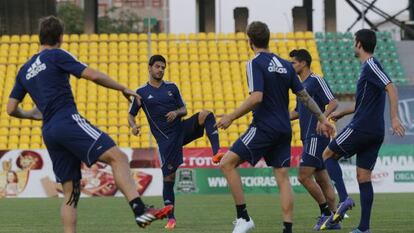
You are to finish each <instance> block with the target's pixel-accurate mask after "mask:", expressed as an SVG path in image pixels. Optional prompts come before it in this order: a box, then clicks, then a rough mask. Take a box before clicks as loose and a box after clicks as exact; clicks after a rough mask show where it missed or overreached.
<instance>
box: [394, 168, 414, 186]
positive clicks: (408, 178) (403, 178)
mask: <svg viewBox="0 0 414 233" xmlns="http://www.w3.org/2000/svg"><path fill="white" fill-rule="evenodd" d="M394 182H395V183H414V171H410V170H407V171H394Z"/></svg>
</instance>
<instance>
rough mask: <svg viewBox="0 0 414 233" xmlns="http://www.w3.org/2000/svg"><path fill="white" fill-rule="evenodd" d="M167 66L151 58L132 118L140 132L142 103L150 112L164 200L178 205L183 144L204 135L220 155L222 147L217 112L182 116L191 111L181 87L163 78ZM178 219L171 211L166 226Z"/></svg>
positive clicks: (134, 128) (135, 130)
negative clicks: (177, 175) (177, 178)
mask: <svg viewBox="0 0 414 233" xmlns="http://www.w3.org/2000/svg"><path fill="white" fill-rule="evenodd" d="M166 67H167V62H166V60H165V58H164V57H163V56H161V55H153V56H152V57H151V58H150V59H149V62H148V71H149V74H150V78H149V81H148V82H147V83H146V84H145V85H143V86H141V87H139V88H138V89H137V91H136V93H137V94H138V95H140V96H141V97H142V99H141V104H139V103H138V102H132V104H131V107H130V110H129V116H128V122H129V124H130V126H131V128H132V134H133V135H138V133H139V129H140V126H139V125H137V124H136V122H135V117H136V116H137V114H138V112H139V110H140V109H141V107H142V108H143V110H144V112H145V115H146V116H147V120H148V123H149V125H150V129H151V132H152V135H153V136H154V137H155V139H156V140H157V143H158V149H159V153H160V160H161V161H160V162H161V169H162V174H163V176H164V185H163V199H164V204H165V205H166V206H168V205H174V204H175V195H174V183H175V173H176V171H177V169H178V167H179V166H180V165H181V164H182V163H183V146H184V145H186V144H188V143H190V142H192V141H194V140H195V139H197V138H200V137H202V136H203V135H204V130H205V131H206V133H207V136H208V138H209V140H210V143H211V147H212V151H213V154H215V155H218V154H219V153H220V152H219V149H220V143H219V135H218V130H217V127H216V126H215V124H216V119H215V117H214V114H213V113H211V112H209V111H207V110H203V111H201V112H198V113H196V114H194V115H193V116H191V117H190V118H188V119H185V120H182V117H184V116H186V115H187V108H186V106H185V104H184V101H183V99H182V97H181V94H180V91H179V90H178V87H177V86H176V85H175V84H174V83H172V82H167V81H164V80H163V77H164V72H165V69H166ZM175 225H176V219H175V216H174V212H171V213H170V214H169V215H168V222H167V225H166V226H165V228H166V229H174V228H175Z"/></svg>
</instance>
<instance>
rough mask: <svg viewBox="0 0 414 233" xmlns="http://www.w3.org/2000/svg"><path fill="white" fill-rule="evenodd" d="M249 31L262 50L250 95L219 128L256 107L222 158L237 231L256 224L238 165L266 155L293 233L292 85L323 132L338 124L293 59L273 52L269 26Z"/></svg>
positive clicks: (252, 70) (252, 69) (287, 232)
mask: <svg viewBox="0 0 414 233" xmlns="http://www.w3.org/2000/svg"><path fill="white" fill-rule="evenodd" d="M247 35H248V38H249V44H250V47H251V49H252V50H253V51H254V53H255V54H256V56H255V57H254V58H253V59H252V60H251V61H249V62H248V63H247V68H246V71H247V82H248V86H249V93H250V96H249V97H248V98H247V99H246V100H245V101H244V102H243V103H242V104H241V105H240V106H239V107H238V108H237V109H235V110H234V111H233V112H232V113H231V114H228V115H224V116H223V117H222V118H221V119H220V121H219V122H218V123H217V126H218V127H219V128H221V129H227V128H228V127H229V126H230V125H231V124H232V122H233V121H234V120H236V119H238V118H240V117H241V116H243V115H245V114H247V113H248V112H250V111H253V121H252V123H251V125H250V126H249V128H248V129H247V131H246V132H245V133H244V134H243V135H242V136H241V137H240V138H239V139H238V140H237V141H236V142H235V143H234V144H233V146H232V147H231V148H230V151H228V152H227V153H226V154H225V155H224V156H223V158H222V160H221V161H220V168H221V170H222V172H223V173H224V175H225V177H226V179H227V182H228V184H229V187H230V190H231V192H232V194H233V199H234V202H235V204H236V210H237V220H236V223H235V227H234V230H233V232H234V233H244V232H248V231H250V230H251V229H253V228H254V223H253V219H252V218H251V217H249V215H248V213H247V208H246V203H245V200H244V194H243V188H242V183H241V179H240V175H239V173H238V172H237V169H236V168H237V167H238V165H239V164H240V163H242V162H244V161H248V162H249V163H250V164H251V165H255V164H256V163H257V162H258V161H259V160H260V159H261V158H262V157H264V159H265V161H266V163H267V165H269V166H271V167H273V172H274V175H275V177H276V181H277V184H278V187H279V188H280V205H281V207H282V215H283V224H284V230H283V232H284V233H291V232H292V212H293V194H292V188H291V185H290V181H289V175H288V168H289V166H290V142H291V138H292V129H291V126H290V120H289V110H288V104H289V89H292V90H293V92H294V93H295V94H296V95H297V96H298V98H299V101H302V102H303V104H304V106H306V107H308V108H309V109H310V110H311V112H312V113H313V114H314V115H315V117H316V118H317V119H318V120H319V121H320V122H321V124H320V130H321V131H323V132H324V133H326V134H330V133H332V131H333V127H332V125H331V124H330V123H329V122H328V121H327V119H326V117H325V116H324V115H323V114H322V112H321V110H320V109H319V106H318V105H317V104H316V103H315V102H314V101H313V100H312V98H311V97H310V96H309V94H308V93H307V92H306V90H304V89H303V86H302V84H301V82H300V80H299V78H298V77H297V75H296V73H295V70H294V69H293V67H292V64H291V63H290V62H288V61H286V60H284V59H282V58H280V57H278V56H276V55H275V54H273V53H270V52H269V49H268V47H269V37H270V32H269V28H268V27H267V25H266V24H264V23H262V22H257V21H256V22H252V23H251V24H250V25H249V26H248V27H247Z"/></svg>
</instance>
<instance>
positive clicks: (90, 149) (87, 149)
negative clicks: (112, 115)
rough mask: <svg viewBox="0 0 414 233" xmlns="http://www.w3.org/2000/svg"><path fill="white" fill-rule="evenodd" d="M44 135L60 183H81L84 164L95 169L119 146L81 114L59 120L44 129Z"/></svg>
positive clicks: (48, 124)
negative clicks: (104, 154)
mask: <svg viewBox="0 0 414 233" xmlns="http://www.w3.org/2000/svg"><path fill="white" fill-rule="evenodd" d="M42 133H43V140H44V142H45V144H46V147H47V150H48V152H49V155H50V158H51V160H52V163H53V171H54V173H55V176H56V181H57V182H59V183H64V182H66V181H69V180H79V179H81V178H82V176H81V171H80V165H81V162H84V163H85V164H86V165H87V166H91V165H92V164H94V163H95V162H96V161H97V160H98V158H99V157H100V156H101V155H102V154H103V153H104V152H105V151H107V150H108V149H110V148H112V147H113V146H115V142H114V141H113V140H112V139H111V138H110V137H109V136H108V135H107V134H106V133H104V132H102V131H100V130H99V129H98V128H96V127H95V126H93V125H91V124H90V123H89V122H88V121H87V120H86V119H85V118H83V117H82V116H80V115H79V114H65V115H61V116H55V117H54V118H53V119H51V120H50V121H49V122H47V123H46V124H45V125H44V126H43V128H42Z"/></svg>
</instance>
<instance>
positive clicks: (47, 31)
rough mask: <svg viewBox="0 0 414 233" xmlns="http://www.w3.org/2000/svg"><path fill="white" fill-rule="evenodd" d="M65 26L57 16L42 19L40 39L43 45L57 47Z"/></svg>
mask: <svg viewBox="0 0 414 233" xmlns="http://www.w3.org/2000/svg"><path fill="white" fill-rule="evenodd" d="M63 30H64V25H63V22H62V20H60V19H59V18H57V17H55V16H47V17H44V18H41V19H40V26H39V39H40V44H41V45H51V46H53V45H56V44H57V43H59V42H60V37H61V36H62V35H63Z"/></svg>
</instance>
